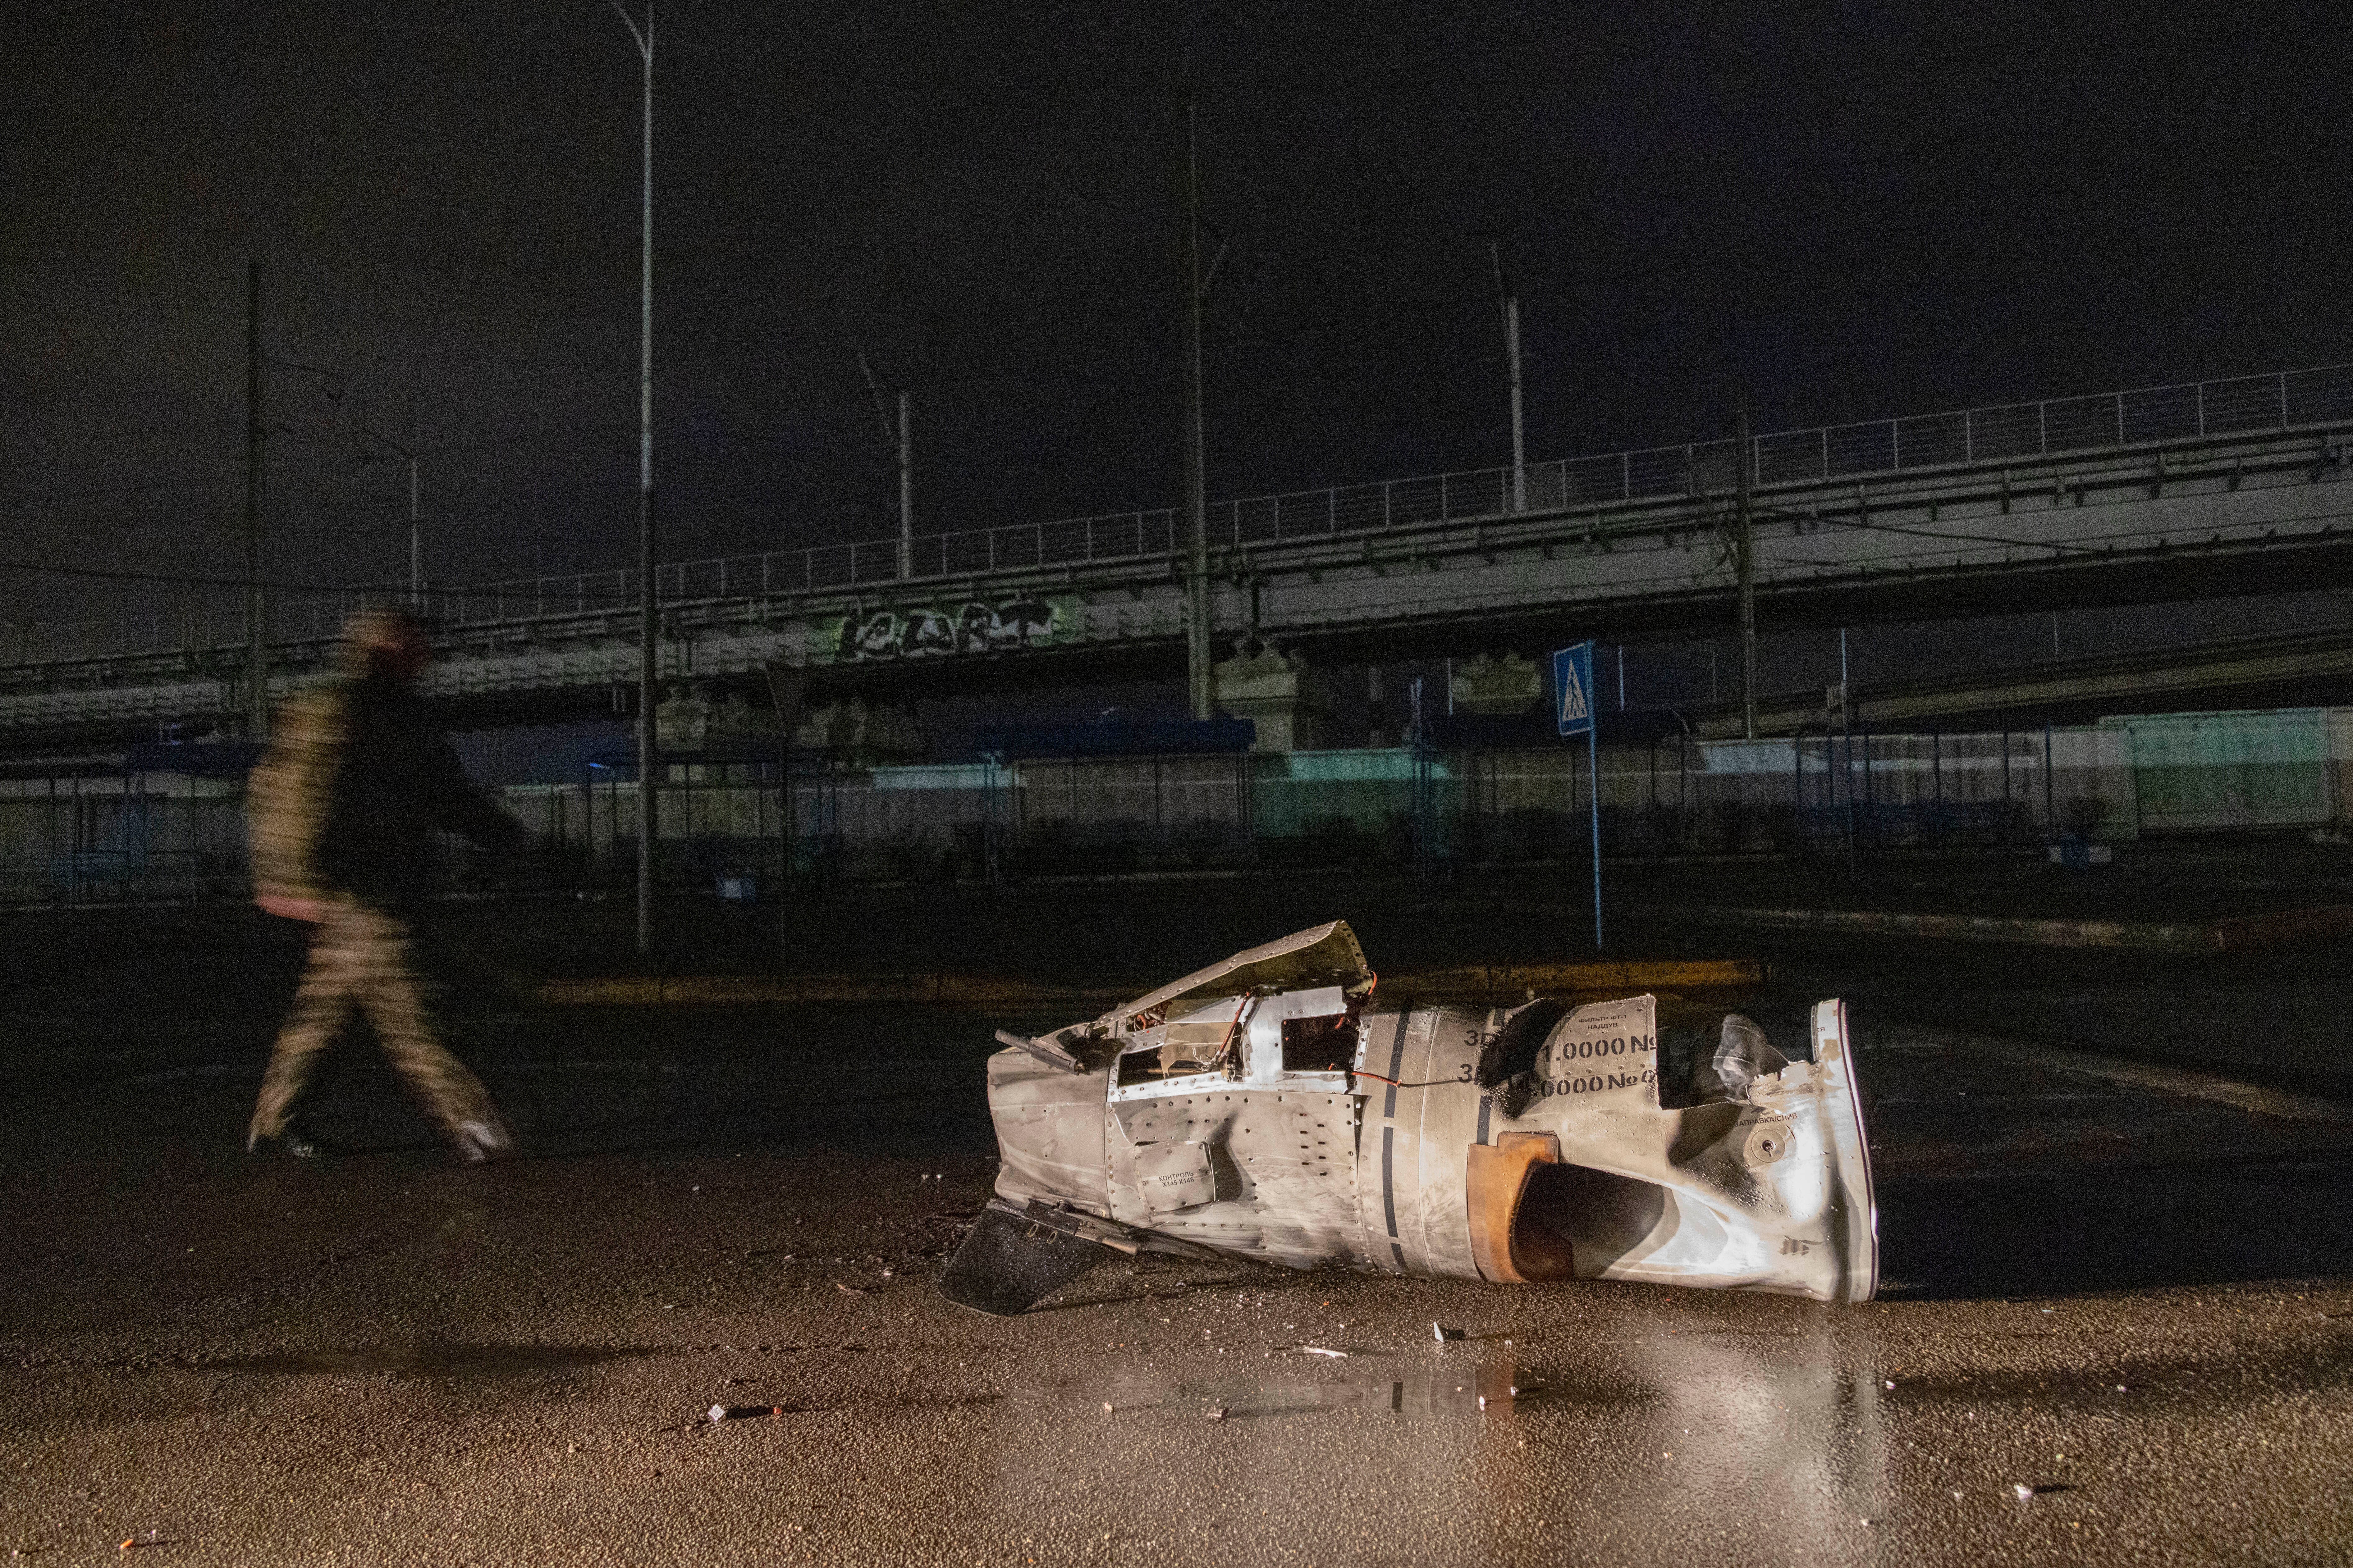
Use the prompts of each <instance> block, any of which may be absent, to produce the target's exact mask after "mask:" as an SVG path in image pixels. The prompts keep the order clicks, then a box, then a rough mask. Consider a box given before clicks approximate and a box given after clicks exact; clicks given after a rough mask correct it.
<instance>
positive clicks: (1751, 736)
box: [1733, 400, 1757, 741]
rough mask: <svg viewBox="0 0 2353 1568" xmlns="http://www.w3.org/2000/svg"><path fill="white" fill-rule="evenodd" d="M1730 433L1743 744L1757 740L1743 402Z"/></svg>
mask: <svg viewBox="0 0 2353 1568" xmlns="http://www.w3.org/2000/svg"><path fill="white" fill-rule="evenodd" d="M1733 423H1734V432H1735V438H1736V445H1737V447H1738V450H1737V451H1736V452H1735V454H1734V468H1735V472H1736V474H1737V476H1738V477H1737V479H1736V480H1735V483H1734V487H1733V495H1734V497H1735V504H1736V505H1737V507H1738V508H1739V511H1740V520H1739V526H1740V531H1739V534H1738V537H1737V538H1736V541H1735V542H1734V564H1735V566H1736V569H1737V571H1738V572H1739V574H1740V734H1741V738H1742V739H1744V740H1749V741H1753V740H1755V739H1756V738H1757V539H1756V531H1755V529H1754V527H1753V520H1752V519H1751V517H1750V516H1749V509H1748V405H1747V403H1746V400H1743V401H1742V403H1741V405H1740V411H1739V413H1738V415H1737V416H1736V417H1735V419H1734V422H1733Z"/></svg>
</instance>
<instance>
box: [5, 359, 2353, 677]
mask: <svg viewBox="0 0 2353 1568" xmlns="http://www.w3.org/2000/svg"><path fill="white" fill-rule="evenodd" d="M2348 423H2353V364H2337V365H2324V366H2319V367H2316V368H2313V369H2307V370H2291V371H2275V372H2271V373H2267V374H2262V375H2246V376H2234V377H2230V378H2227V379H2224V380H2220V381H2194V382H2183V383H2180V384H2176V385H2171V386H2152V387H2141V388H2138V389H2136V390H2132V391H2126V392H2109V393H2100V394H2096V395H2092V396H2086V397H2062V398H2050V399H2045V400H2043V401H2042V402H2038V403H2017V404H2008V405H1999V406H1993V407H1985V408H1966V409H1961V410H1958V411H1957V412H1952V413H1945V414H1919V415H1913V416H1909V417H1906V418H1900V419H1875V420H1871V421H1868V422H1866V423H1863V424H1857V425H1829V426H1816V427H1813V428H1810V429H1803V430H1783V431H1777V432H1774V433H1772V434H1769V435H1760V436H1752V437H1749V463H1750V474H1751V477H1752V479H1754V480H1755V482H1757V483H1758V484H1764V485H1772V484H1796V483H1808V482H1814V483H1819V482H1820V481H1823V480H1828V479H1849V478H1853V479H1862V478H1866V477H1870V476H1874V475H1887V474H1894V473H1902V472H1911V471H1915V470H1924V469H1933V468H1953V467H1957V466H1966V465H1968V464H1972V463H1984V462H1997V461H2003V460H2010V459H2023V458H2045V457H2055V456H2060V455H2063V454H2068V453H2091V452H2099V451H2108V450H2116V449H2119V448H2125V447H2139V446H2146V445H2149V444H2152V443H2158V442H2167V441H2187V440H2196V439H2200V438H2202V437H2211V436H2224V435H2242V434H2251V433H2256V432H2262V431H2269V430H2295V429H2303V428H2310V427H2313V426H2327V425H2335V424H2348ZM1737 447H1738V443H1737V442H1736V441H1731V440H1722V441H1704V442H1694V443H1687V444H1685V445H1683V446H1680V447H1648V448H1645V449H1642V450H1640V451H1630V452H1616V453H1610V454H1608V455H1606V456H1601V457H1593V458H1564V459H1559V460H1556V461H1552V462H1545V463H1532V464H1529V465H1528V466H1527V467H1525V468H1523V469H1521V470H1519V471H1518V472H1517V473H1516V474H1515V473H1514V470H1513V469H1512V468H1509V467H1504V468H1472V469H1469V470H1466V471H1463V472H1461V473H1451V474H1431V475H1426V476H1423V477H1421V478H1419V479H1388V480H1383V481H1381V482H1379V483H1376V484H1363V485H1343V486H1338V487H1335V488H1333V489H1320V490H1300V491H1295V492H1292V493H1289V494H1285V495H1272V496H1256V497H1252V498H1250V499H1248V500H1229V501H1219V502H1216V503H1214V504H1212V505H1211V506H1210V507H1209V508H1208V532H1209V543H1210V546H1211V547H1212V548H1213V549H1224V548H1227V547H1229V546H1235V545H1248V544H1271V543H1280V542H1290V541H1307V540H1316V539H1331V538H1336V537H1341V536H1345V535H1349V534H1356V533H1366V532H1372V531H1378V530H1383V529H1391V528H1398V527H1404V526H1410V525H1414V524H1420V523H1434V522H1450V521H1469V520H1472V519H1482V518H1495V517H1508V516H1510V515H1512V514H1514V513H1515V512H1521V511H1550V510H1559V509H1562V508H1572V507H1590V506H1608V505H1611V504H1613V503H1626V502H1633V501H1641V500H1662V499H1666V498H1671V497H1675V496H1690V495H1702V494H1707V493H1710V492H1713V491H1719V490H1725V489H1731V488H1732V487H1733V485H1734V484H1735V483H1736V476H1737V467H1736V465H1737V461H1738V455H1737ZM1515 480H1516V482H1515ZM1181 544H1182V540H1181V537H1180V532H1179V528H1178V523H1177V521H1176V511H1175V510H1172V509H1168V508H1162V509H1159V510H1148V511H1127V512H1114V513H1111V514H1108V515H1106V516H1102V517H1079V518H1064V519H1061V520H1060V521H1053V522H1035V523H1017V524H1012V525H1009V526H1007V527H1003V528H988V529H974V530H969V531H962V532H955V533H934V534H925V535H923V536H922V537H919V538H917V539H916V540H915V541H914V542H913V548H912V549H911V550H910V551H909V552H908V554H909V559H908V560H906V561H904V562H902V560H901V559H900V554H901V551H900V543H899V541H897V540H895V539H881V540H866V541H861V542H856V543H851V544H829V545H818V546H814V547H812V548H808V549H801V550H776V551H769V552H766V553H764V554H758V555H729V556H721V557H717V558H713V559H711V560H704V561H683V562H679V563H674V564H671V565H667V566H659V567H657V568H655V586H656V588H657V589H658V591H659V598H660V599H662V600H663V601H664V602H666V603H677V602H681V601H696V600H711V599H727V598H748V597H774V596H797V595H807V594H818V593H831V592H840V591H844V590H855V589H859V588H866V587H881V586H883V585H886V584H902V583H922V582H924V581H929V580H936V579H942V578H953V577H970V576H984V575H987V574H992V573H997V572H1014V571H1022V570H1029V569H1034V568H1037V567H1040V566H1057V565H1082V564H1087V563H1096V562H1120V561H1134V560H1138V559H1145V558H1153V557H1164V556H1168V555H1171V554H1174V553H1175V552H1176V551H1177V550H1178V549H1179V548H1180V547H1181ZM638 576H639V574H638V573H636V572H632V571H617V572H595V573H575V574H570V575H566V576H555V577H535V578H528V579H521V580H517V581H513V582H503V583H489V584H480V585H478V586H471V587H460V588H433V589H429V590H427V593H428V594H429V595H430V598H431V603H432V607H433V609H434V611H435V613H436V614H437V615H438V616H441V617H442V618H444V619H445V620H447V621H449V622H451V623H454V624H458V625H480V624H485V623H493V622H509V621H515V620H526V619H533V618H540V617H544V616H565V615H580V614H586V613H588V612H592V611H599V610H616V609H626V608H629V607H631V606H634V605H636V604H637V602H638ZM408 593H409V590H407V589H406V587H400V586H386V587H380V588H365V589H353V590H351V591H348V592H345V593H341V594H336V595H328V596H323V597H320V598H313V599H303V600H290V601H286V602H282V603H279V604H276V605H272V606H271V607H270V609H269V626H268V627H267V628H266V630H267V633H268V635H269V637H270V639H271V640H273V641H280V642H301V641H311V640H316V639H318V638H321V637H332V635H334V633H335V631H336V629H337V628H339V627H340V626H342V625H343V618H344V617H345V616H348V615H350V614H351V613H352V612H353V611H354V610H356V609H358V608H360V607H361V606H362V605H370V604H393V603H404V602H406V599H407V596H408ZM245 641H246V630H245V614H244V611H243V610H242V609H241V608H240V609H223V610H192V611H186V612H180V613H173V614H165V615H155V616H129V617H119V618H115V619H110V620H103V621H90V622H80V623H69V624H66V625H60V626H33V625H19V626H13V627H11V626H5V625H0V663H5V664H15V665H26V664H41V663H51V662H62V661H66V660H73V659H91V658H125V657H133V656H138V655H144V654H155V653H174V652H182V651H192V650H195V649H199V648H227V647H241V646H243V645H244V643H245Z"/></svg>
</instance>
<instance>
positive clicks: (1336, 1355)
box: [1299, 1345, 1348, 1361]
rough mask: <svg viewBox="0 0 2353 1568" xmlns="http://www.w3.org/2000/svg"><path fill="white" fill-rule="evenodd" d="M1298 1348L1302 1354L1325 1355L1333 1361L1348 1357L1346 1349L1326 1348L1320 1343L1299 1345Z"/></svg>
mask: <svg viewBox="0 0 2353 1568" xmlns="http://www.w3.org/2000/svg"><path fill="white" fill-rule="evenodd" d="M1299 1349H1300V1351H1301V1352H1303V1354H1307V1355H1327V1356H1330V1357H1331V1358H1332V1359H1333V1360H1334V1361H1346V1360H1347V1359H1348V1352H1346V1351H1335V1350H1326V1349H1324V1347H1323V1346H1322V1345H1301V1346H1300V1347H1299Z"/></svg>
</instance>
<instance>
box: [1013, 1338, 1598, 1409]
mask: <svg viewBox="0 0 2353 1568" xmlns="http://www.w3.org/2000/svg"><path fill="white" fill-rule="evenodd" d="M1400 1359H1401V1358H1398V1357H1392V1356H1380V1357H1377V1358H1376V1357H1373V1356H1366V1357H1364V1358H1362V1361H1363V1363H1364V1364H1361V1365H1345V1366H1337V1367H1335V1375H1333V1376H1330V1377H1319V1378H1311V1377H1305V1376H1301V1375H1298V1374H1297V1373H1293V1372H1292V1371H1291V1370H1290V1369H1285V1370H1284V1371H1283V1372H1282V1373H1274V1374H1271V1375H1269V1376H1266V1377H1260V1378H1240V1377H1228V1378H1183V1379H1174V1380H1166V1381H1159V1380H1155V1379H1151V1378H1145V1377H1126V1378H1116V1379H1113V1381H1112V1382H1110V1383H1108V1384H1100V1385H1096V1386H1094V1387H1092V1388H1081V1387H1074V1386H1072V1385H1067V1384H1066V1385H1064V1386H1062V1387H1060V1388H1057V1389H1053V1390H1048V1391H1041V1393H1045V1394H1049V1395H1050V1396H1052V1397H1057V1398H1067V1397H1071V1395H1073V1394H1075V1395H1078V1396H1080V1397H1083V1398H1086V1399H1090V1400H1092V1401H1093V1402H1094V1403H1095V1404H1096V1405H1098V1406H1100V1405H1110V1406H1111V1407H1112V1413H1113V1414H1115V1415H1116V1414H1121V1413H1124V1412H1126V1411H1131V1410H1167V1411H1173V1412H1176V1413H1177V1414H1180V1415H1201V1416H1207V1415H1210V1413H1212V1412H1214V1411H1219V1410H1222V1411H1223V1412H1224V1413H1225V1415H1224V1416H1223V1417H1222V1418H1223V1419H1225V1420H1229V1421H1247V1420H1254V1419H1265V1418H1268V1417H1272V1416H1282V1415H1310V1414H1313V1413H1314V1412H1317V1411H1330V1410H1356V1411H1363V1412H1366V1413H1367V1414H1378V1415H1401V1416H1407V1417H1411V1418H1418V1419H1433V1418H1448V1417H1454V1416H1464V1415H1472V1416H1475V1415H1494V1414H1496V1413H1498V1412H1501V1411H1508V1410H1510V1409H1512V1408H1513V1407H1514V1406H1515V1405H1518V1404H1521V1403H1525V1402H1527V1401H1530V1400H1537V1399H1545V1398H1548V1397H1555V1395H1554V1394H1553V1393H1552V1391H1550V1390H1548V1389H1546V1387H1545V1386H1544V1385H1543V1384H1542V1383H1541V1381H1540V1380H1538V1379H1536V1378H1535V1374H1534V1373H1526V1374H1523V1373H1521V1372H1520V1371H1519V1368H1518V1363H1517V1361H1516V1359H1515V1358H1514V1356H1512V1355H1511V1354H1509V1353H1508V1352H1506V1353H1504V1354H1490V1355H1487V1356H1484V1357H1482V1358H1481V1359H1480V1360H1478V1361H1476V1362H1471V1361H1463V1362H1461V1363H1456V1364H1451V1365H1450V1364H1443V1363H1441V1364H1440V1365H1436V1366H1420V1367H1413V1366H1402V1365H1395V1366H1385V1365H1383V1364H1381V1363H1391V1362H1396V1361H1398V1360H1400ZM1482 1401H1483V1403H1482Z"/></svg>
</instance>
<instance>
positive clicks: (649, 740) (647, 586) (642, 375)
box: [612, 0, 661, 958]
mask: <svg viewBox="0 0 2353 1568" xmlns="http://www.w3.org/2000/svg"><path fill="white" fill-rule="evenodd" d="M612 5H613V11H614V14H615V15H616V16H619V17H620V18H621V25H622V26H625V27H627V28H628V29H629V37H631V38H633V39H635V40H636V41H637V46H638V56H639V57H640V58H643V59H644V61H645V66H646V90H645V122H646V132H645V232H644V241H643V247H642V250H641V253H640V262H639V268H638V278H639V286H638V957H640V958H644V957H648V956H649V955H650V954H651V953H652V952H653V950H654V835H655V833H656V832H657V831H658V829H659V825H660V822H661V817H660V815H659V812H658V811H657V810H656V807H655V801H654V797H655V795H656V794H657V793H658V790H659V785H658V784H657V782H656V780H655V776H654V775H655V773H656V771H657V769H658V767H659V758H658V755H657V752H658V748H657V747H656V745H655V743H654V710H655V709H656V708H657V707H658V706H659V702H658V700H657V699H656V696H655V692H654V673H655V671H654V644H655V638H656V636H657V634H658V633H659V624H658V623H659V614H658V608H657V606H658V601H659V589H658V584H656V583H655V581H654V7H653V0H646V25H645V26H644V28H643V29H642V30H640V29H639V27H638V25H637V23H635V22H634V21H631V20H630V19H629V14H628V12H627V11H624V10H622V9H621V0H612Z"/></svg>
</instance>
